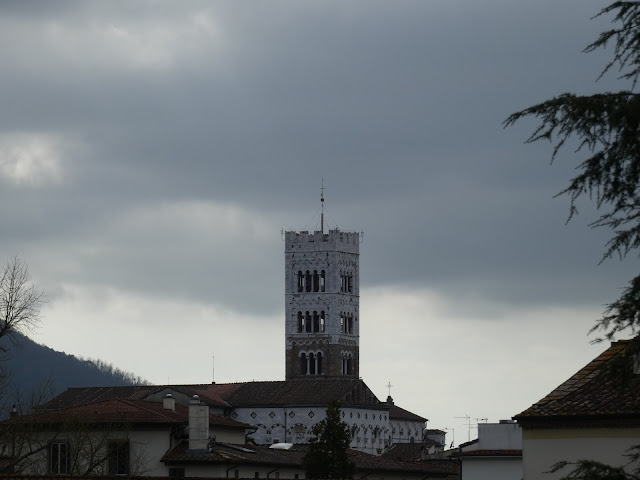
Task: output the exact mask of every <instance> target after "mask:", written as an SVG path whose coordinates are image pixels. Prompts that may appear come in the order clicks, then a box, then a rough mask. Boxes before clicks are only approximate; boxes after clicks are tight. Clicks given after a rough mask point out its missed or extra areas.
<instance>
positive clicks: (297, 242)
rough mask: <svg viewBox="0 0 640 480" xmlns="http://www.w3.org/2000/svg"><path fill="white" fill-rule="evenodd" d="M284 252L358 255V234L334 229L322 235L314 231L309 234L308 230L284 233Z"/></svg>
mask: <svg viewBox="0 0 640 480" xmlns="http://www.w3.org/2000/svg"><path fill="white" fill-rule="evenodd" d="M284 238H285V251H291V250H324V249H327V248H330V249H332V250H343V251H349V252H353V253H358V251H359V250H360V234H359V233H358V232H343V231H341V230H340V229H338V228H336V229H333V230H329V232H328V233H322V232H321V231H320V230H316V231H314V232H313V233H309V231H308V230H301V231H299V232H296V231H289V232H285V234H284Z"/></svg>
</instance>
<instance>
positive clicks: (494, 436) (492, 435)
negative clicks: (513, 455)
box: [476, 423, 522, 450]
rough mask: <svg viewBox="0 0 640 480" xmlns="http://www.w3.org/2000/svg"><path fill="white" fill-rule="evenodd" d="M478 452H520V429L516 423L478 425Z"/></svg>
mask: <svg viewBox="0 0 640 480" xmlns="http://www.w3.org/2000/svg"><path fill="white" fill-rule="evenodd" d="M476 445H477V449H478V450H521V449H522V428H521V427H520V425H518V424H517V423H479V424H478V443H477V444H476Z"/></svg>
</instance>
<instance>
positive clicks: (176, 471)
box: [169, 468, 184, 478]
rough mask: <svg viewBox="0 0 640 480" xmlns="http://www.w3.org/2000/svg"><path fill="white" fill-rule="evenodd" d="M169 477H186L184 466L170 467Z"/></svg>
mask: <svg viewBox="0 0 640 480" xmlns="http://www.w3.org/2000/svg"><path fill="white" fill-rule="evenodd" d="M169 477H171V478H184V468H170V469H169Z"/></svg>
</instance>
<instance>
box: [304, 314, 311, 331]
mask: <svg viewBox="0 0 640 480" xmlns="http://www.w3.org/2000/svg"><path fill="white" fill-rule="evenodd" d="M304 317H305V318H304V324H305V326H306V328H305V332H307V333H311V315H310V314H309V311H308V310H307V311H306V312H304Z"/></svg>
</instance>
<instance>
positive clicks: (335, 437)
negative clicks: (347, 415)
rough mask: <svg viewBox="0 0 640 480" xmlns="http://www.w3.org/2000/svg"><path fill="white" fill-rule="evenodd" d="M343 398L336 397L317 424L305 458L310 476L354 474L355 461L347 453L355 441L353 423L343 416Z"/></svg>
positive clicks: (308, 475) (303, 465)
mask: <svg viewBox="0 0 640 480" xmlns="http://www.w3.org/2000/svg"><path fill="white" fill-rule="evenodd" d="M341 406H342V405H341V404H340V402H338V401H335V400H332V401H331V402H329V405H328V406H327V416H326V417H325V419H324V420H322V421H321V422H319V423H317V424H315V425H314V426H313V430H312V431H313V435H314V437H313V438H312V439H311V441H310V442H309V451H308V452H307V454H306V455H305V457H304V459H303V460H302V467H303V468H304V469H305V471H306V475H307V478H310V479H319V478H323V479H324V478H341V479H349V478H353V473H354V470H355V465H354V464H353V462H352V461H351V459H350V458H349V455H348V454H347V449H348V448H349V445H350V443H351V433H350V432H349V425H348V424H347V423H346V422H343V421H342V420H341V419H340V407H341Z"/></svg>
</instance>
